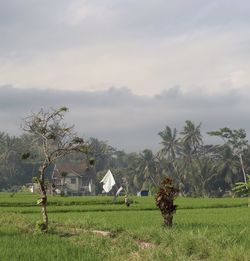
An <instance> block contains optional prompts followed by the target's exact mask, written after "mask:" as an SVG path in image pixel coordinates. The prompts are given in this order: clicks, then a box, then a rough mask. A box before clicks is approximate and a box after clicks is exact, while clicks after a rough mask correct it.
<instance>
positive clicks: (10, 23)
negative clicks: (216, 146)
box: [0, 0, 250, 59]
mask: <svg viewBox="0 0 250 261" xmlns="http://www.w3.org/2000/svg"><path fill="white" fill-rule="evenodd" d="M74 4H75V6H76V7H75V11H77V9H79V8H86V9H88V8H89V9H91V10H92V13H90V14H89V15H87V16H86V18H84V19H82V20H80V22H79V24H76V25H70V23H67V19H68V20H69V22H70V19H71V16H70V14H71V13H70V12H72V14H71V15H72V18H74V13H73V11H74V9H73V11H72V10H71V9H72V8H71V7H72V6H74ZM249 8H250V4H249V1H247V0H243V1H241V4H239V3H237V2H235V1H228V0H221V1H206V0H192V1H182V0H178V1H165V0H147V1H143V3H142V2H141V1H124V0H118V1H117V0H103V1H101V2H100V1H93V0H89V1H77V0H73V1H66V0H55V1H49V0H46V1H25V0H13V1H6V0H0V33H1V49H0V52H1V54H2V55H3V56H6V55H7V57H9V56H8V55H12V59H14V58H13V56H14V55H13V53H16V56H20V55H21V56H22V55H24V56H25V55H27V53H30V52H43V51H48V50H50V51H53V50H58V49H64V48H72V47H76V46H78V47H79V46H82V45H88V44H92V43H96V42H103V43H104V42H116V41H119V40H125V41H128V39H129V40H134V39H135V38H137V39H141V40H142V41H145V40H147V41H151V39H152V38H154V39H155V37H160V38H162V37H170V36H173V35H179V34H187V35H188V34H190V33H191V32H192V31H193V30H200V29H204V28H205V29H207V28H216V29H217V30H219V31H221V30H223V29H224V30H225V28H226V29H227V30H232V28H236V29H238V28H239V25H243V24H245V23H246V22H247V23H249V21H250V16H249ZM70 10H71V11H70ZM98 10H100V11H99V13H98ZM153 36H154V37H153Z"/></svg>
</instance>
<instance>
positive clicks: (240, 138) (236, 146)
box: [208, 127, 248, 183]
mask: <svg viewBox="0 0 250 261" xmlns="http://www.w3.org/2000/svg"><path fill="white" fill-rule="evenodd" d="M208 134H209V135H211V136H217V137H220V138H222V139H223V140H224V141H225V143H226V144H227V145H228V146H230V147H231V148H232V151H233V153H234V155H236V156H237V157H238V159H239V161H240V165H241V170H242V173H243V178H244V182H245V183H247V177H246V172H245V167H244V164H243V158H242V155H243V152H244V150H245V149H246V148H247V144H248V141H247V140H246V131H245V130H244V129H238V130H231V129H230V128H227V127H224V128H221V129H220V130H218V131H211V132H208Z"/></svg>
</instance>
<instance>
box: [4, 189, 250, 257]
mask: <svg viewBox="0 0 250 261" xmlns="http://www.w3.org/2000/svg"><path fill="white" fill-rule="evenodd" d="M37 198H38V195H33V194H23V193H17V194H15V195H11V194H8V193H0V211H1V212H0V213H1V214H0V260H132V261H133V260H173V261H174V260H182V261H183V260H239V261H244V260H246V261H247V260H250V258H249V257H250V249H249V246H250V233H249V227H250V209H249V208H247V199H246V198H221V199H215V198H212V199H209V198H202V199H199V198H179V199H178V200H177V205H178V210H177V212H176V215H175V216H174V226H173V228H172V229H164V228H163V226H162V217H161V215H160V212H159V210H158V209H156V207H155V203H154V198H153V197H145V198H139V197H133V198H132V200H133V204H131V206H130V207H129V208H127V207H126V206H125V205H124V204H122V202H123V198H122V197H120V198H119V200H118V204H116V205H114V204H112V199H113V198H112V197H108V196H98V197H91V196H89V197H50V198H49V207H48V212H49V219H50V229H49V232H48V233H47V234H44V235H43V234H39V233H38V232H36V231H35V224H36V221H37V220H39V219H40V209H39V207H38V206H35V202H36V200H37ZM93 230H105V231H109V232H110V235H109V236H100V235H96V234H94V233H93ZM143 242H146V244H149V247H148V248H143V247H142V245H141V244H142V243H143Z"/></svg>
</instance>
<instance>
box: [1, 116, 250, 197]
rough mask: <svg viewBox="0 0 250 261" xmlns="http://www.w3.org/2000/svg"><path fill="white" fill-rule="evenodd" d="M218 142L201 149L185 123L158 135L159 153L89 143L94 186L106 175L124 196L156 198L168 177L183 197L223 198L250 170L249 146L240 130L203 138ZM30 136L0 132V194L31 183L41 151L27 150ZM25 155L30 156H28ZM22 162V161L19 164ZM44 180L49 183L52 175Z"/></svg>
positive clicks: (194, 129) (197, 131) (196, 130)
mask: <svg viewBox="0 0 250 261" xmlns="http://www.w3.org/2000/svg"><path fill="white" fill-rule="evenodd" d="M207 134H208V135H210V136H217V137H220V138H221V141H222V142H221V143H220V144H205V142H204V139H203V136H202V134H201V124H198V125H196V124H195V123H193V122H192V121H190V120H187V121H186V122H185V124H184V126H183V128H182V129H181V130H180V131H177V129H176V128H172V127H170V126H166V127H165V128H164V129H163V130H161V131H159V133H158V135H159V137H160V139H161V142H160V150H159V151H157V152H153V151H152V150H150V149H144V150H143V151H141V152H139V153H137V152H132V153H126V152H124V151H122V150H119V149H117V148H114V147H112V146H110V145H109V144H108V143H106V142H104V141H100V140H98V139H96V138H90V139H89V141H88V143H89V145H90V148H91V150H90V153H89V154H88V157H90V158H91V159H92V160H94V161H95V164H94V169H95V172H96V181H97V182H96V184H97V191H98V192H99V193H101V190H102V188H101V186H100V185H99V184H98V181H99V180H100V179H101V177H102V176H103V175H104V173H105V172H106V171H107V169H111V170H112V172H113V174H114V176H115V179H116V181H117V186H119V185H120V184H122V183H124V182H126V184H128V188H129V192H130V193H131V194H135V193H137V192H138V191H140V190H150V191H151V192H152V193H155V192H156V191H157V189H158V187H159V185H160V183H161V181H162V179H163V178H164V177H165V176H170V177H172V178H173V179H174V180H175V181H176V184H178V186H179V191H180V193H181V194H182V195H184V196H197V197H198V196H203V197H205V196H216V197H218V196H225V195H228V194H231V193H232V188H233V187H234V185H235V183H237V182H246V179H247V174H246V173H249V168H250V146H249V144H248V141H247V140H246V132H245V130H244V129H238V130H233V129H229V128H221V129H220V130H216V131H212V132H209V133H207ZM33 141H34V136H33V135H32V134H29V133H25V134H22V135H20V136H18V137H15V136H10V135H9V134H8V133H4V132H0V190H2V191H4V190H15V189H17V188H19V187H20V186H22V185H24V184H26V183H30V182H31V181H32V177H36V176H37V173H38V171H39V166H40V165H41V159H42V155H43V148H42V146H39V145H37V146H32V144H33ZM27 154H30V155H31V156H30V155H27ZM24 158H27V159H26V160H24ZM63 160H69V161H81V160H86V161H87V160H89V158H88V159H87V158H86V157H85V158H84V157H83V156H82V155H80V154H78V153H73V154H71V155H68V156H66V157H64V158H63ZM47 171H48V173H47V174H46V176H47V178H48V179H49V175H50V173H51V170H50V169H48V170H47Z"/></svg>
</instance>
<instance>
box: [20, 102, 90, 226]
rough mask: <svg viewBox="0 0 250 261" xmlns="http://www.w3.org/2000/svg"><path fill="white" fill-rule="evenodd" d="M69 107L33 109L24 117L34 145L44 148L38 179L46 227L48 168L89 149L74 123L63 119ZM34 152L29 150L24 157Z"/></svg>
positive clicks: (25, 125) (26, 129)
mask: <svg viewBox="0 0 250 261" xmlns="http://www.w3.org/2000/svg"><path fill="white" fill-rule="evenodd" d="M67 111H68V108H66V107H62V108H59V109H56V110H55V109H51V110H49V111H44V110H43V109H41V110H40V111H39V112H38V113H33V114H32V115H30V116H28V117H26V118H25V120H24V124H23V130H24V131H26V132H28V133H30V134H31V135H32V137H33V145H34V146H39V147H41V148H42V155H41V160H42V161H41V164H40V167H39V175H38V183H39V185H40V192H41V198H40V199H39V200H38V202H37V203H38V204H39V205H40V206H41V212H42V218H43V223H42V224H41V226H40V228H41V229H42V230H44V231H46V230H47V228H48V215H47V209H46V206H47V194H46V184H45V171H46V169H47V168H48V167H49V166H50V165H51V164H53V163H55V161H56V160H58V159H60V158H63V157H64V156H66V155H68V154H70V153H73V152H82V153H85V154H86V153H88V152H89V145H88V143H86V142H85V141H84V140H83V139H82V138H79V137H77V136H76V134H75V132H74V130H73V126H67V125H66V124H65V123H64V121H63V119H64V114H65V112H67ZM31 156H32V155H31V154H30V153H29V152H27V153H25V154H23V159H25V158H29V157H31Z"/></svg>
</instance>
